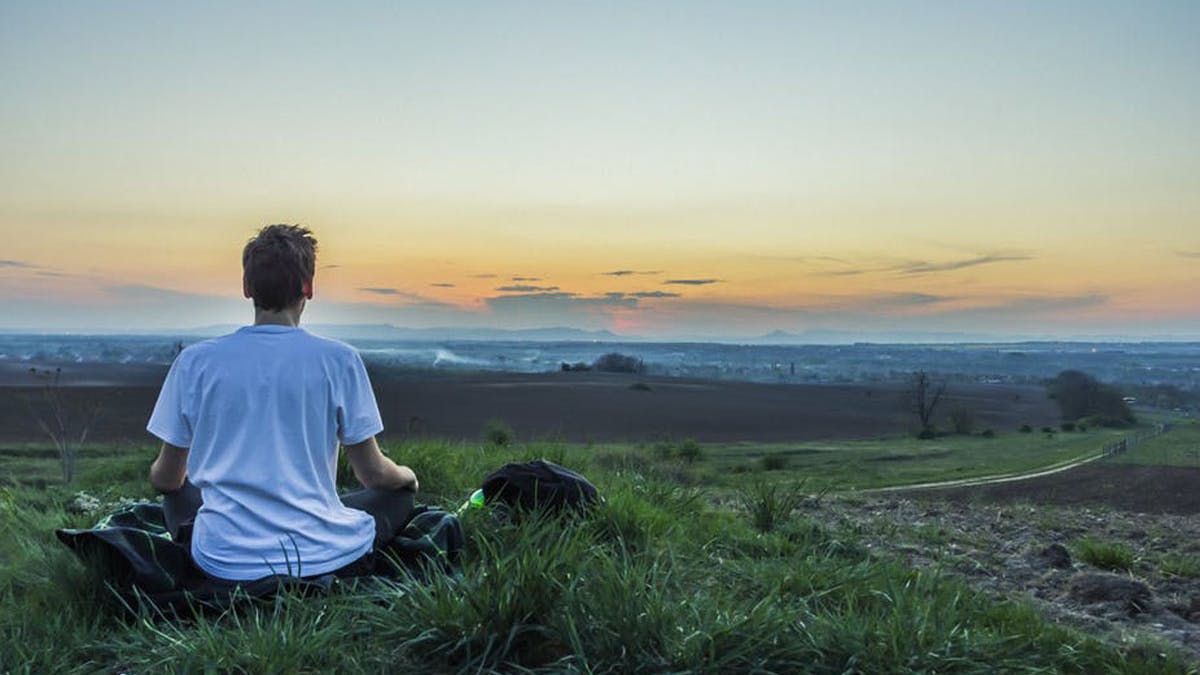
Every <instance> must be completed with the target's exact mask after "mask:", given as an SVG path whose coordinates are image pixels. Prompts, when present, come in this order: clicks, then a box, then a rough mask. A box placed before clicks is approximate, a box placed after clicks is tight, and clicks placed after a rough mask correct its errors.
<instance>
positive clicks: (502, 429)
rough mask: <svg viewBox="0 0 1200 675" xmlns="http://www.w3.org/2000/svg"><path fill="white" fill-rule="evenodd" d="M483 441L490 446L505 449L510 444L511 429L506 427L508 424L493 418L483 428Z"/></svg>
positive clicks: (511, 437) (511, 438)
mask: <svg viewBox="0 0 1200 675" xmlns="http://www.w3.org/2000/svg"><path fill="white" fill-rule="evenodd" d="M483 440H484V441H485V442H487V443H489V444H491V445H495V446H498V447H502V448H503V447H507V446H509V445H511V444H512V440H513V430H512V427H510V426H508V422H505V421H504V420H502V419H499V418H496V417H493V418H492V419H490V420H488V421H487V424H485V425H484V426H483Z"/></svg>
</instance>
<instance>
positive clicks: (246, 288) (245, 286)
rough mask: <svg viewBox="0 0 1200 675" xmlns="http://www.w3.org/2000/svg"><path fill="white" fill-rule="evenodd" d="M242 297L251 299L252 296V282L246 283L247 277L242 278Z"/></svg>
mask: <svg viewBox="0 0 1200 675" xmlns="http://www.w3.org/2000/svg"><path fill="white" fill-rule="evenodd" d="M242 297H243V298H249V297H251V295H250V282H249V281H246V277H242Z"/></svg>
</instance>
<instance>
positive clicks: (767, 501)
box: [738, 482, 804, 532]
mask: <svg viewBox="0 0 1200 675" xmlns="http://www.w3.org/2000/svg"><path fill="white" fill-rule="evenodd" d="M738 500H739V502H740V503H741V506H742V508H744V509H746V511H747V512H748V513H749V514H750V520H751V521H752V522H753V523H754V528H755V529H757V530H758V531H759V532H771V531H773V530H774V529H775V528H776V527H778V526H779V525H782V524H783V523H785V522H787V520H788V519H789V518H791V515H792V511H795V510H796V507H798V506H800V503H801V502H802V501H803V500H804V494H803V493H802V492H800V490H799V486H796V487H795V488H792V489H789V488H788V487H787V486H783V485H780V484H778V483H766V482H761V483H755V484H754V485H751V486H750V487H748V488H746V489H745V490H744V491H743V492H742V493H741V494H740V495H738Z"/></svg>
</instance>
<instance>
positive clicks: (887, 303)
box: [849, 293, 958, 310]
mask: <svg viewBox="0 0 1200 675" xmlns="http://www.w3.org/2000/svg"><path fill="white" fill-rule="evenodd" d="M957 299H958V298H956V297H953V296H949V295H931V294H929V293H880V294H877V295H867V296H862V297H859V298H854V299H852V300H851V301H850V303H849V306H851V307H853V308H855V309H874V310H879V309H890V308H904V307H926V306H929V305H936V304H938V303H942V302H951V301H953V300H957Z"/></svg>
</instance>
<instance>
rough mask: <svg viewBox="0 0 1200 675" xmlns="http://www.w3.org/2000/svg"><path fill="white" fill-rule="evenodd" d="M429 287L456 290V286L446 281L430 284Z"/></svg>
mask: <svg viewBox="0 0 1200 675" xmlns="http://www.w3.org/2000/svg"><path fill="white" fill-rule="evenodd" d="M429 285H430V286H433V287H434V288H454V286H455V285H454V284H450V283H446V282H444V281H441V282H437V283H433V284H429Z"/></svg>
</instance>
